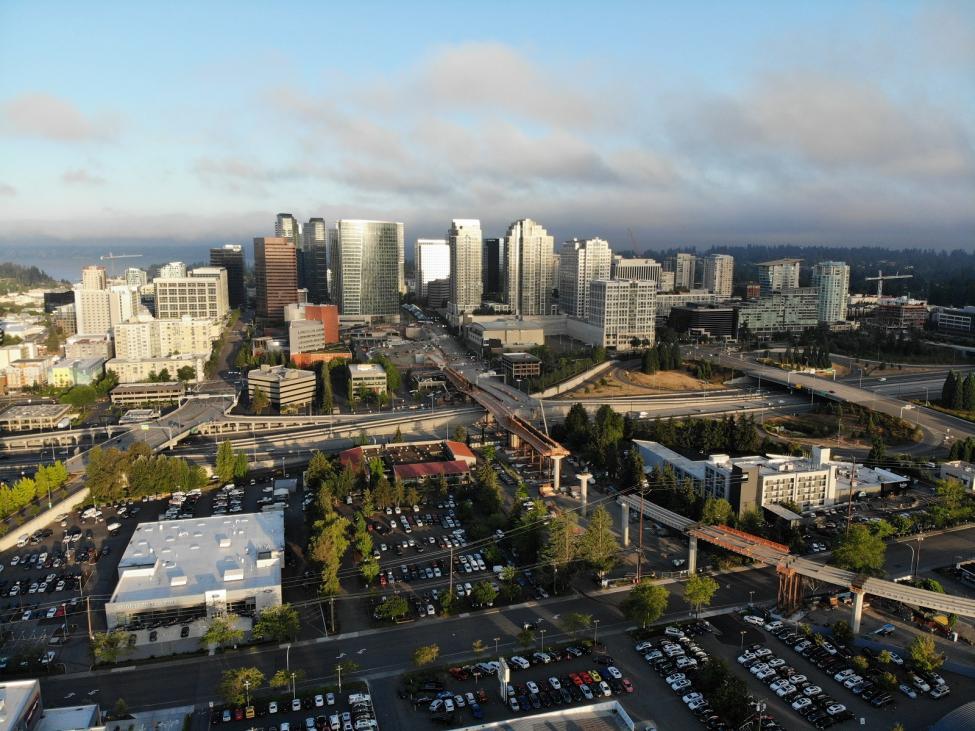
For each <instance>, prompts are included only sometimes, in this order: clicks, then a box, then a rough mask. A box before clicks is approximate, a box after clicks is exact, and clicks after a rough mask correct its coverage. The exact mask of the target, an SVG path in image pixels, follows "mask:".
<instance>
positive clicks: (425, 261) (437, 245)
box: [413, 239, 450, 301]
mask: <svg viewBox="0 0 975 731" xmlns="http://www.w3.org/2000/svg"><path fill="white" fill-rule="evenodd" d="M413 258H414V269H415V271H416V273H415V282H416V285H415V286H416V294H417V298H418V299H419V300H420V301H423V300H426V298H427V287H428V286H429V284H430V282H432V281H434V280H435V279H449V278H450V247H449V246H448V245H447V241H446V239H417V240H416V251H415V252H414V257H413Z"/></svg>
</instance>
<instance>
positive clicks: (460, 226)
mask: <svg viewBox="0 0 975 731" xmlns="http://www.w3.org/2000/svg"><path fill="white" fill-rule="evenodd" d="M447 245H448V246H449V247H450V300H449V303H450V307H451V310H452V312H454V313H461V312H473V311H474V310H476V309H477V308H478V307H480V306H481V296H482V295H483V294H484V281H483V279H482V277H481V257H482V256H483V252H482V251H481V248H482V246H483V240H482V237H481V222H480V221H479V220H477V219H476V218H455V219H454V220H453V221H451V223H450V230H449V231H448V232H447Z"/></svg>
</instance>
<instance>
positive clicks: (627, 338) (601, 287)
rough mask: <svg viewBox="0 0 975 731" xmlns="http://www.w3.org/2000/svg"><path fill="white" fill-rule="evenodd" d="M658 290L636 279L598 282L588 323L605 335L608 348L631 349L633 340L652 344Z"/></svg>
mask: <svg viewBox="0 0 975 731" xmlns="http://www.w3.org/2000/svg"><path fill="white" fill-rule="evenodd" d="M656 293H657V287H656V285H655V284H654V283H653V282H650V281H641V280H636V279H630V280H623V279H597V280H596V281H594V282H593V283H592V285H591V287H590V289H589V315H588V317H587V318H586V321H587V322H588V323H589V324H590V325H592V326H594V327H596V328H599V330H600V331H601V332H602V345H603V346H604V347H607V348H629V347H630V343H631V341H633V340H639V341H641V342H643V341H648V342H649V343H653V341H654V337H655V333H656V330H655V316H656Z"/></svg>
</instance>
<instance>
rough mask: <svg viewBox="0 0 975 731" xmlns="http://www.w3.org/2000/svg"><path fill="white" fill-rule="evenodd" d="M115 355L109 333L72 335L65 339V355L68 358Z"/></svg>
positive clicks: (106, 358)
mask: <svg viewBox="0 0 975 731" xmlns="http://www.w3.org/2000/svg"><path fill="white" fill-rule="evenodd" d="M113 355H115V350H114V348H113V347H112V339H111V338H110V337H109V336H108V335H72V336H71V337H69V338H68V339H67V340H65V341H64V357H65V358H67V359H68V360H78V359H83V358H104V359H105V360H108V359H109V358H111V357H112V356H113Z"/></svg>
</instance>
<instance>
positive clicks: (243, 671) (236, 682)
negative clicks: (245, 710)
mask: <svg viewBox="0 0 975 731" xmlns="http://www.w3.org/2000/svg"><path fill="white" fill-rule="evenodd" d="M262 685H264V673H262V672H261V671H260V670H259V669H258V668H254V667H247V668H233V669H232V670H224V672H223V676H221V678H220V691H219V692H220V697H221V698H223V699H224V700H225V701H226V702H227V703H229V704H232V705H236V706H240V705H243V704H244V703H245V701H246V700H247V699H249V698H253V697H254V693H255V692H256V691H257V689H258V688H260V687H261V686H262Z"/></svg>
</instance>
